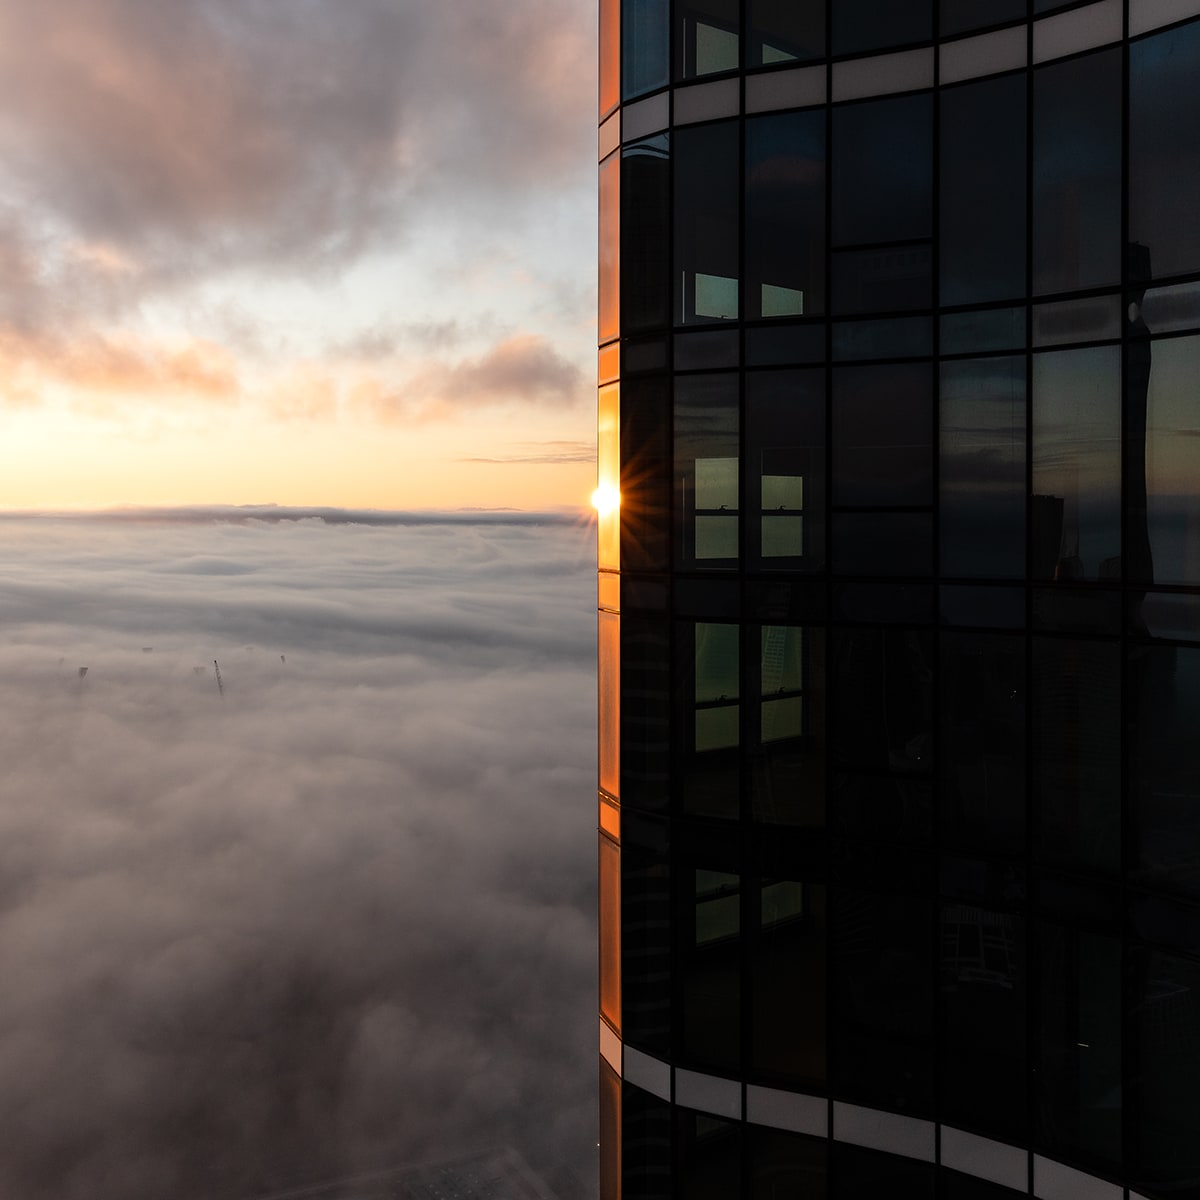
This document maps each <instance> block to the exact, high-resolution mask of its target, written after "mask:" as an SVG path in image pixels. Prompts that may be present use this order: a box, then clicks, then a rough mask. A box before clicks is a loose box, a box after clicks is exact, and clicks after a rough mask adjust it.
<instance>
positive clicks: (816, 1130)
mask: <svg viewBox="0 0 1200 1200" xmlns="http://www.w3.org/2000/svg"><path fill="white" fill-rule="evenodd" d="M746 1120H747V1121H749V1122H750V1124H751V1125H766V1126H768V1127H769V1128H771V1129H786V1130H789V1131H790V1132H792V1133H807V1134H809V1135H811V1136H812V1137H820V1138H823V1137H828V1136H829V1101H828V1100H826V1099H825V1097H824V1096H804V1095H801V1094H800V1093H799V1092H781V1091H780V1090H779V1089H778V1088H766V1087H759V1086H758V1085H757V1084H753V1083H748V1084H747V1085H746Z"/></svg>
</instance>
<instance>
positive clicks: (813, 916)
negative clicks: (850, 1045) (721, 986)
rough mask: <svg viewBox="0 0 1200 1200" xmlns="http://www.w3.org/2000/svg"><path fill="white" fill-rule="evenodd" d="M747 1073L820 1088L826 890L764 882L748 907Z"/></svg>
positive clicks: (822, 1078) (793, 883)
mask: <svg viewBox="0 0 1200 1200" xmlns="http://www.w3.org/2000/svg"><path fill="white" fill-rule="evenodd" d="M755 918H756V919H755V929H754V948H753V966H752V972H753V996H754V1012H753V1014H752V1016H751V1029H752V1031H753V1033H752V1037H753V1057H754V1068H755V1070H756V1071H757V1072H758V1073H759V1075H760V1076H762V1077H764V1078H767V1079H771V1080H778V1081H779V1082H782V1083H787V1084H791V1085H796V1084H809V1085H815V1086H817V1087H820V1086H821V1085H822V1084H823V1083H824V1082H825V1041H826V1038H825V982H826V981H825V888H824V886H823V885H821V884H810V883H800V882H797V881H794V880H769V881H764V882H763V884H762V889H761V892H760V894H759V903H758V905H756V906H755Z"/></svg>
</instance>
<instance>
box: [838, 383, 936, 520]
mask: <svg viewBox="0 0 1200 1200" xmlns="http://www.w3.org/2000/svg"><path fill="white" fill-rule="evenodd" d="M931 384H932V380H931V370H930V366H929V364H928V363H906V364H903V365H897V366H878V367H875V366H871V367H838V368H836V369H835V370H834V372H833V456H834V468H833V470H834V474H833V500H834V503H835V504H839V505H852V506H872V507H875V506H880V507H882V506H902V505H926V504H929V503H930V502H931V500H932V491H933V477H932V476H933V461H932V460H933V453H932V447H931V446H930V410H931V407H932V395H931V390H932V389H931Z"/></svg>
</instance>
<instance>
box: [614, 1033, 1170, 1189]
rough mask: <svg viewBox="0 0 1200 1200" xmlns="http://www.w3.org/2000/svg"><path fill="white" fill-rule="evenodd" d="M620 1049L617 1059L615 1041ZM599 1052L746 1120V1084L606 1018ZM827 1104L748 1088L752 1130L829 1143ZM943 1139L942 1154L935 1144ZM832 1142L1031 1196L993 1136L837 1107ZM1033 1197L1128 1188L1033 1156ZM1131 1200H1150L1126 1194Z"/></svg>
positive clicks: (1023, 1155)
mask: <svg viewBox="0 0 1200 1200" xmlns="http://www.w3.org/2000/svg"><path fill="white" fill-rule="evenodd" d="M606 1035H607V1037H608V1038H611V1039H612V1041H613V1042H615V1043H616V1052H615V1055H614V1057H615V1061H614V1058H613V1057H609V1055H610V1054H612V1053H613V1050H612V1046H611V1043H609V1044H608V1047H607V1049H606ZM600 1051H601V1053H602V1054H603V1055H604V1058H605V1061H606V1062H608V1063H609V1064H610V1065H611V1066H612V1068H613V1070H615V1071H616V1072H617V1074H618V1075H621V1076H622V1077H623V1078H624V1079H625V1080H626V1081H627V1082H629V1083H632V1084H634V1085H635V1086H636V1087H639V1088H641V1089H642V1091H644V1092H649V1093H650V1094H651V1095H652V1096H657V1097H658V1098H659V1099H660V1100H664V1101H666V1102H667V1103H668V1104H670V1103H671V1102H672V1093H671V1083H672V1076H673V1077H674V1084H675V1092H674V1103H675V1104H678V1105H681V1106H682V1107H684V1108H690V1109H693V1110H695V1111H697V1112H703V1113H709V1114H711V1115H712V1116H717V1117H724V1118H725V1119H727V1120H730V1121H738V1120H741V1119H742V1114H743V1098H742V1092H743V1086H742V1082H741V1080H738V1079H727V1078H725V1077H724V1076H720V1075H706V1074H704V1073H703V1072H701V1071H688V1070H685V1069H683V1068H682V1067H676V1068H674V1070H672V1067H671V1064H670V1063H667V1062H663V1060H662V1059H658V1058H654V1057H653V1056H652V1055H650V1054H644V1053H643V1052H642V1051H641V1050H635V1049H633V1047H632V1046H624V1047H622V1046H621V1042H620V1039H618V1038H617V1037H616V1035H615V1034H614V1033H613V1032H612V1030H611V1029H610V1028H609V1026H608V1025H607V1023H606V1022H605V1021H603V1020H601V1022H600ZM829 1107H830V1101H829V1100H828V1099H827V1098H826V1097H824V1096H809V1095H806V1094H805V1093H803V1092H787V1091H783V1090H781V1089H779V1088H768V1087H762V1086H760V1085H758V1084H753V1083H748V1084H746V1085H745V1103H744V1111H745V1120H746V1121H748V1122H749V1123H750V1124H752V1125H760V1126H765V1127H767V1128H770V1129H784V1130H788V1131H790V1132H793V1133H803V1134H808V1135H809V1136H811V1137H819V1138H824V1137H826V1136H827V1134H828V1129H829ZM939 1135H940V1139H941V1152H940V1156H939V1154H938V1147H937V1139H938V1136H939ZM833 1140H834V1141H835V1142H842V1143H844V1144H846V1145H850V1146H861V1147H862V1148H863V1149H864V1150H882V1151H884V1152H886V1153H888V1154H896V1155H899V1156H900V1157H902V1158H912V1159H916V1160H918V1161H920V1162H928V1163H935V1162H936V1163H939V1164H940V1165H941V1166H943V1167H945V1168H947V1169H948V1170H951V1171H958V1172H959V1173H960V1174H963V1175H970V1176H972V1177H973V1178H975V1179H983V1180H986V1181H987V1182H988V1183H996V1184H999V1185H1000V1186H1001V1187H1007V1188H1011V1189H1012V1190H1013V1191H1016V1192H1021V1193H1026V1194H1028V1190H1029V1151H1028V1150H1027V1149H1024V1148H1022V1147H1020V1146H1011V1145H1008V1144H1007V1143H1005V1142H996V1141H993V1140H992V1139H991V1138H985V1137H980V1136H979V1135H978V1134H974V1133H967V1132H965V1131H964V1130H961V1129H955V1128H953V1126H950V1125H942V1126H940V1127H939V1126H937V1125H936V1124H935V1123H934V1122H933V1121H925V1120H921V1119H920V1118H918V1117H906V1116H904V1115H902V1114H900V1113H891V1112H883V1111H882V1110H880V1109H875V1108H867V1107H865V1106H864V1105H860V1104H846V1103H844V1102H843V1101H840V1100H835V1101H833ZM1033 1194H1034V1195H1035V1196H1037V1197H1038V1200H1123V1198H1124V1196H1125V1190H1124V1188H1122V1187H1121V1186H1120V1185H1119V1184H1116V1183H1110V1182H1109V1181H1108V1180H1107V1179H1097V1178H1096V1177H1095V1176H1094V1175H1088V1174H1086V1173H1085V1172H1083V1171H1079V1170H1076V1169H1075V1168H1074V1167H1068V1166H1066V1165H1065V1164H1064V1163H1060V1162H1055V1161H1054V1160H1053V1159H1050V1158H1045V1157H1043V1156H1042V1155H1040V1154H1035V1155H1034V1156H1033ZM1129 1200H1146V1198H1145V1197H1143V1196H1140V1195H1138V1194H1136V1193H1135V1192H1130V1193H1129Z"/></svg>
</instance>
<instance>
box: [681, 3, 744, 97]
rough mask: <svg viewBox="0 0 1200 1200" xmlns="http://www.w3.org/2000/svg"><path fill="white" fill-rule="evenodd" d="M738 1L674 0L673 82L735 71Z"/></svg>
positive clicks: (736, 65) (739, 16)
mask: <svg viewBox="0 0 1200 1200" xmlns="http://www.w3.org/2000/svg"><path fill="white" fill-rule="evenodd" d="M740 19H741V14H740V13H739V11H738V0H676V5H675V78H676V79H695V78H697V77H699V76H703V75H714V74H716V73H718V72H720V71H736V70H737V68H738V57H739V56H738V24H739V21H740Z"/></svg>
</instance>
